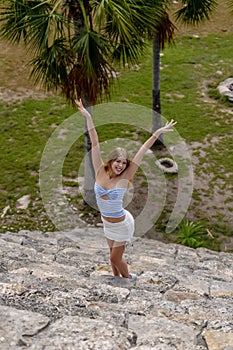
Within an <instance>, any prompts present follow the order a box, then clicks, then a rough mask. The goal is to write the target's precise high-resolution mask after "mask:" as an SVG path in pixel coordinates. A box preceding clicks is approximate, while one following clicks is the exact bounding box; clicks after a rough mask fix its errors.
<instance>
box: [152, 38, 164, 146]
mask: <svg viewBox="0 0 233 350" xmlns="http://www.w3.org/2000/svg"><path fill="white" fill-rule="evenodd" d="M152 109H153V112H152V132H155V131H156V130H157V129H159V128H161V126H162V118H161V101H160V41H159V36H158V35H157V34H156V33H155V34H154V36H153V81H152ZM161 144H163V135H160V136H159V138H158V140H156V141H155V143H154V145H161Z"/></svg>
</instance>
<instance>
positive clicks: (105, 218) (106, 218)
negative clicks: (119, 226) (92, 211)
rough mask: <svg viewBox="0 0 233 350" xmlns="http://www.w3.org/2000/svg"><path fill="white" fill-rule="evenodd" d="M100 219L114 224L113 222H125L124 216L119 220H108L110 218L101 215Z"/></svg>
mask: <svg viewBox="0 0 233 350" xmlns="http://www.w3.org/2000/svg"><path fill="white" fill-rule="evenodd" d="M102 218H103V219H104V220H106V221H108V222H112V223H115V222H121V221H124V220H125V215H123V216H121V217H120V218H110V217H107V216H103V215H102Z"/></svg>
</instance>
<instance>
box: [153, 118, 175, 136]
mask: <svg viewBox="0 0 233 350" xmlns="http://www.w3.org/2000/svg"><path fill="white" fill-rule="evenodd" d="M176 123H177V122H176V121H174V120H173V119H172V120H171V121H170V122H166V124H165V126H163V127H162V128H160V129H158V130H156V131H155V132H154V135H155V136H157V137H158V136H159V135H160V134H165V133H167V132H171V131H174V130H173V129H172V127H173V126H174V125H176Z"/></svg>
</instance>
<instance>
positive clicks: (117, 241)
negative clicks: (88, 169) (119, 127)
mask: <svg viewBox="0 0 233 350" xmlns="http://www.w3.org/2000/svg"><path fill="white" fill-rule="evenodd" d="M75 103H76V104H77V106H78V109H79V111H80V112H81V113H82V115H83V116H84V117H85V118H86V122H87V128H88V132H89V135H90V139H91V143H92V162H93V166H94V170H95V176H96V179H95V180H96V182H95V187H94V190H95V194H96V201H97V205H98V208H99V210H100V213H101V218H102V221H103V226H104V234H105V237H106V239H107V243H108V246H109V249H110V262H111V266H112V271H113V274H114V276H122V277H124V278H129V279H131V280H136V278H137V277H136V275H133V274H130V273H129V271H128V266H127V263H126V262H125V260H124V259H123V253H124V250H125V245H126V243H127V242H130V241H131V239H132V237H133V234H134V218H133V216H132V215H131V214H130V213H129V212H128V211H127V210H125V209H124V208H123V206H122V205H123V198H124V194H125V192H126V190H127V187H128V184H129V182H130V181H132V179H133V177H134V175H135V173H136V171H137V170H138V167H139V165H140V163H141V161H142V159H143V156H144V155H145V153H146V151H147V150H148V149H149V148H150V147H151V146H152V145H153V144H154V142H155V140H156V139H157V138H158V137H159V135H160V134H162V133H167V132H170V131H172V127H173V126H174V125H175V124H176V122H175V121H174V120H171V121H170V122H167V123H166V125H165V126H164V127H162V128H160V129H158V130H156V131H155V133H153V135H152V136H151V137H150V138H149V139H148V140H147V141H146V142H145V143H144V144H143V145H142V146H141V147H140V149H139V151H138V152H137V153H136V155H135V156H134V158H133V160H132V161H130V160H129V157H128V154H127V151H126V150H125V149H124V148H120V147H118V148H116V149H114V150H113V151H112V152H111V153H110V154H109V156H108V161H107V163H104V162H103V160H102V157H101V153H100V147H99V140H98V135H97V132H96V129H95V126H94V124H93V120H92V117H91V115H90V113H89V112H88V111H87V110H86V109H85V108H84V107H83V104H82V101H81V99H80V100H75Z"/></svg>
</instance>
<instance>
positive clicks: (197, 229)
mask: <svg viewBox="0 0 233 350" xmlns="http://www.w3.org/2000/svg"><path fill="white" fill-rule="evenodd" d="M204 233H205V228H204V227H203V225H202V224H201V223H200V222H196V223H195V222H193V221H188V220H183V221H182V222H181V224H180V227H179V231H178V235H177V243H180V244H183V245H186V246H188V247H191V248H198V247H200V246H201V245H203V243H204V242H203V240H202V235H203V234H204Z"/></svg>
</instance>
